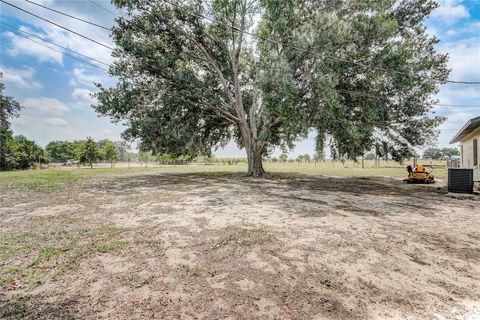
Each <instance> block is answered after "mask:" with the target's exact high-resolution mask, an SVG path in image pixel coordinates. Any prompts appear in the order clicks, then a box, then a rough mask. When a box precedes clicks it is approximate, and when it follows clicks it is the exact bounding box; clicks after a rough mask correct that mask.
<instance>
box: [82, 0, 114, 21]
mask: <svg viewBox="0 0 480 320" xmlns="http://www.w3.org/2000/svg"><path fill="white" fill-rule="evenodd" d="M88 1H89V2H91V3H92V4H94V5H95V6H97V7H99V8H100V9H103V10H105V11H106V12H108V13H110V14H112V15H114V16H115V17H119V16H118V15H117V14H116V13H115V12H113V11H112V10H109V9H107V8H105V7H104V6H102V5H101V4H99V3H96V2H95V1H93V0H88Z"/></svg>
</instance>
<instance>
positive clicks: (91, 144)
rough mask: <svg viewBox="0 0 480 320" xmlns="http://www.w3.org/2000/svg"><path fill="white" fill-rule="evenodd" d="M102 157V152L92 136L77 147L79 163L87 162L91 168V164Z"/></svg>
mask: <svg viewBox="0 0 480 320" xmlns="http://www.w3.org/2000/svg"><path fill="white" fill-rule="evenodd" d="M101 158H102V153H101V152H100V148H99V147H98V144H97V143H96V142H95V140H93V139H92V138H90V137H88V138H87V140H85V142H84V143H82V144H81V145H80V146H79V147H78V149H77V161H78V162H79V163H80V164H88V165H90V168H93V164H94V163H97V162H98V160H100V159H101Z"/></svg>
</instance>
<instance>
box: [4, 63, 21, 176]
mask: <svg viewBox="0 0 480 320" xmlns="http://www.w3.org/2000/svg"><path fill="white" fill-rule="evenodd" d="M2 79H3V73H1V72H0V170H7V169H8V168H9V167H10V166H11V163H10V164H8V163H7V157H10V158H11V157H12V155H11V153H12V152H13V151H12V149H11V148H7V147H8V145H10V146H12V143H13V142H12V139H13V137H12V132H11V131H10V118H13V117H18V116H19V115H20V110H21V109H22V107H21V106H20V104H19V103H18V102H17V101H16V100H15V99H14V98H13V97H10V96H6V95H4V92H3V91H4V90H5V85H4V84H3V80H2Z"/></svg>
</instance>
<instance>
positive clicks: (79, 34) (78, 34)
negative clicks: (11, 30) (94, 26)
mask: <svg viewBox="0 0 480 320" xmlns="http://www.w3.org/2000/svg"><path fill="white" fill-rule="evenodd" d="M0 2H3V3H5V4H7V5H9V6H11V7H13V8H15V9H18V10H20V11H23V12H25V13H28V14H29V15H32V16H34V17H36V18H38V19H40V20H43V21H46V22H48V23H50V24H53V25H54V26H57V27H59V28H62V29H64V30H67V31H68V32H71V33H73V34H76V35H77V36H80V37H82V38H84V39H87V40H90V41H92V42H94V43H96V44H98V45H100V46H102V47H105V48H107V49H110V50H114V49H113V48H112V47H110V46H108V45H106V44H103V43H101V42H98V41H97V40H94V39H92V38H89V37H87V36H85V35H83V34H81V33H78V32H76V31H73V30H72V29H69V28H66V27H64V26H62V25H60V24H58V23H55V22H53V21H50V20H48V19H45V18H43V17H41V16H39V15H36V14H34V13H32V12H30V11H28V10H25V9H22V8H20V7H17V6H16V5H14V4H11V3H9V2H7V1H5V0H0Z"/></svg>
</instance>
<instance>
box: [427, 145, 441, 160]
mask: <svg viewBox="0 0 480 320" xmlns="http://www.w3.org/2000/svg"><path fill="white" fill-rule="evenodd" d="M442 156H443V154H442V150H440V149H438V148H428V149H425V152H423V159H429V160H439V159H441V158H442Z"/></svg>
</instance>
